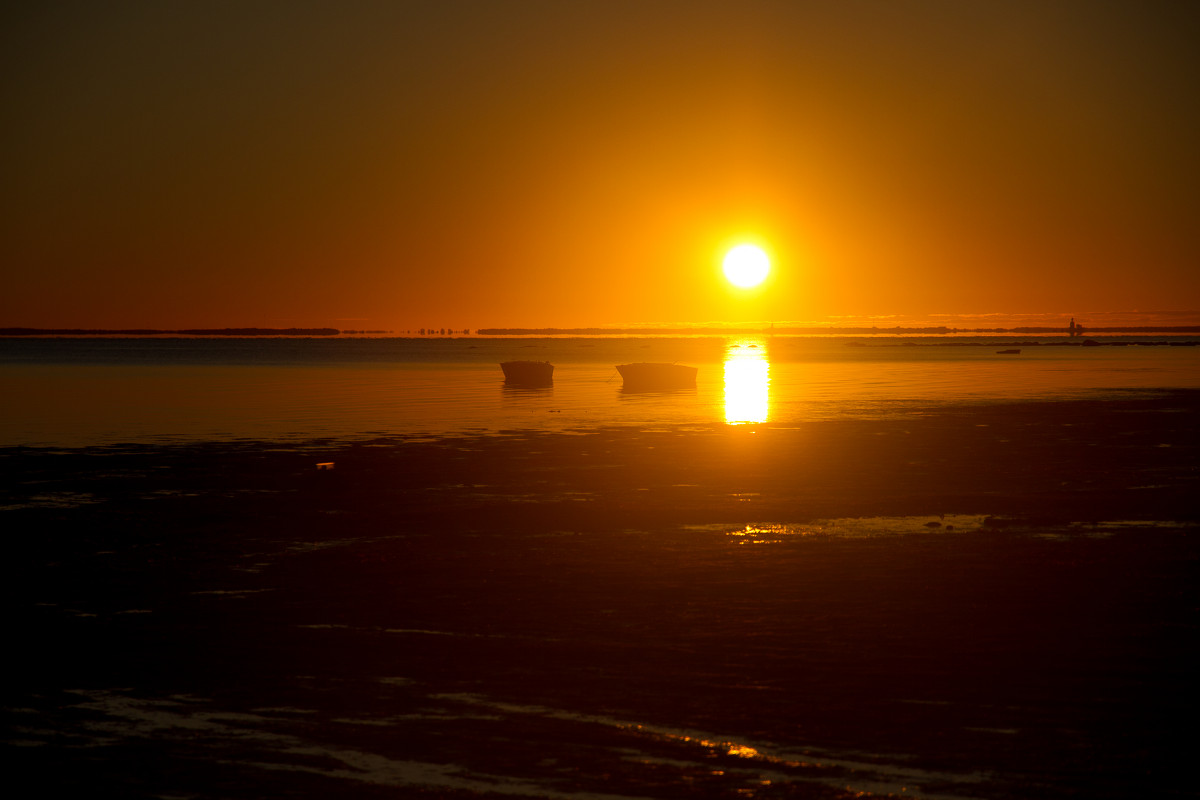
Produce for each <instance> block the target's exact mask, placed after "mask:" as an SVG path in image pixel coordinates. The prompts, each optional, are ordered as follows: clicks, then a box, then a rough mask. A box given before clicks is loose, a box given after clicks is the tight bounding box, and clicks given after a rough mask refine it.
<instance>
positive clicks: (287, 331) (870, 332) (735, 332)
mask: <svg viewBox="0 0 1200 800" xmlns="http://www.w3.org/2000/svg"><path fill="white" fill-rule="evenodd" d="M1075 330H1076V331H1077V334H1076V335H1075V336H1073V337H1071V339H1072V340H1073V341H1075V342H1077V343H1082V342H1083V341H1084V337H1087V336H1092V335H1104V334H1159V335H1173V334H1176V335H1182V334H1200V325H1157V326H1156V325H1139V326H1134V325H1124V326H1105V327H1096V328H1086V329H1085V328H1076V329H1075ZM361 334H371V335H394V336H397V337H403V338H421V339H438V338H458V337H461V336H463V335H466V336H475V337H489V336H751V335H753V336H763V335H779V336H817V335H827V336H830V335H831V336H950V335H963V334H965V335H992V334H1000V335H1003V334H1022V335H1053V336H1069V335H1070V329H1069V328H1064V327H1015V328H951V327H947V326H926V327H921V326H910V327H905V326H896V327H893V328H880V327H862V326H857V327H826V328H818V327H813V328H804V327H786V328H783V327H773V328H751V327H730V328H694V327H693V328H679V327H675V328H670V327H663V328H478V329H476V330H475V331H474V332H470V331H468V330H464V331H454V332H453V333H451V332H450V331H447V332H445V333H441V332H439V331H429V332H427V333H409V332H399V333H393V332H392V331H361V330H339V329H337V328H179V329H165V328H163V329H159V328H0V337H21V336H130V337H138V336H145V337H150V336H229V337H235V336H309V337H311V336H322V337H325V336H340V335H361Z"/></svg>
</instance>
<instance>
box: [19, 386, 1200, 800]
mask: <svg viewBox="0 0 1200 800" xmlns="http://www.w3.org/2000/svg"><path fill="white" fill-rule="evenodd" d="M1198 412H1200V393H1195V392H1175V393H1163V394H1158V395H1153V396H1150V395H1137V396H1134V395H1130V396H1126V397H1123V398H1120V397H1118V398H1109V399H1104V400H1092V401H1071V402H1044V403H1027V404H1007V405H1006V404H996V405H986V406H974V407H961V408H950V409H940V410H937V411H931V412H930V413H927V414H918V413H913V414H909V415H906V416H904V417H901V418H895V419H889V420H852V419H847V420H841V421H822V422H814V423H811V424H806V425H800V426H794V427H791V428H787V429H781V428H773V427H770V426H760V427H757V428H752V427H743V428H728V427H713V428H694V429H688V430H677V429H670V430H666V429H664V430H634V429H627V428H622V429H601V430H594V431H586V432H579V433H577V434H536V433H519V432H513V433H511V434H507V435H499V436H491V437H476V438H471V437H464V438H455V439H444V440H429V441H421V440H416V439H409V440H403V439H397V440H381V441H374V442H360V443H353V444H339V443H334V442H323V443H322V442H316V443H310V444H307V445H304V446H292V445H289V446H280V445H271V444H265V443H254V442H242V443H226V444H205V445H186V446H184V445H180V446H177V447H135V446H130V447H115V448H102V449H93V450H77V451H60V452H50V451H43V450H29V449H9V450H4V451H0V474H2V476H3V481H2V482H0V529H2V530H3V531H4V540H5V545H6V554H5V558H4V561H3V563H4V565H5V573H4V587H5V592H6V602H5V611H6V618H7V619H6V622H7V624H6V625H5V630H6V633H7V637H6V638H7V643H8V647H7V648H6V649H7V652H8V654H9V655H8V658H7V659H6V660H7V662H8V665H9V667H10V670H9V673H10V674H9V677H8V678H7V680H6V682H5V684H4V693H3V714H4V727H3V747H4V752H5V756H6V761H7V762H8V763H9V764H10V765H11V766H10V772H9V776H10V782H11V784H12V785H14V786H20V785H22V784H23V783H25V784H27V785H31V786H34V787H36V789H37V791H35V792H34V793H33V794H31V795H30V796H42V795H45V796H50V795H57V794H63V793H68V794H69V793H75V794H84V793H86V794H89V795H91V794H97V793H99V794H105V795H109V796H122V797H187V798H260V797H293V796H300V797H389V798H394V797H423V796H428V797H463V798H467V797H482V796H492V795H494V796H528V797H542V796H545V797H762V798H768V797H831V798H832V797H848V796H857V797H861V796H888V795H895V796H925V797H984V798H1068V797H1087V798H1117V797H1150V796H1153V797H1175V796H1178V797H1184V796H1194V795H1195V794H1196V793H1197V789H1196V786H1197V779H1196V776H1195V774H1194V772H1195V770H1194V768H1193V767H1192V763H1193V762H1194V758H1193V755H1192V753H1193V749H1194V748H1193V747H1192V742H1193V737H1192V735H1191V728H1192V726H1193V725H1194V719H1195V713H1196V711H1197V708H1196V703H1195V701H1193V700H1192V699H1191V694H1192V692H1191V689H1192V684H1193V683H1194V676H1195V675H1196V674H1197V668H1198V667H1200V663H1198V659H1197V647H1196V646H1197V627H1196V626H1197V608H1198V600H1200V597H1198V591H1197V581H1196V579H1197V563H1198V562H1197V556H1198V554H1200V537H1198V533H1200V523H1198V520H1197V516H1198V515H1197V512H1198V511H1200V506H1198V504H1197V501H1196V497H1197V496H1198V495H1200V474H1198V472H1197V463H1198V461H1197V445H1198V443H1200V437H1198V436H1197V427H1198V423H1197V420H1198ZM319 462H333V465H334V468H333V469H332V470H324V469H322V470H318V469H317V468H316V465H317V464H318V463H319Z"/></svg>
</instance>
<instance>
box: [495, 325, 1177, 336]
mask: <svg viewBox="0 0 1200 800" xmlns="http://www.w3.org/2000/svg"><path fill="white" fill-rule="evenodd" d="M1075 330H1076V331H1083V334H1082V335H1089V334H1100V333H1200V325H1171V326H1147V325H1143V326H1111V327H1103V328H1086V329H1084V328H1076V329H1075ZM706 333H707V334H712V335H714V336H727V335H738V334H740V335H746V334H758V335H762V334H782V335H804V334H834V335H842V336H868V335H877V334H885V335H896V334H925V335H931V334H951V333H967V334H972V333H979V334H982V333H1048V334H1057V335H1063V336H1065V335H1068V334H1069V333H1070V329H1069V328H1066V327H1058V328H1047V327H1036V328H1035V327H1020V328H950V327H946V326H929V327H900V326H897V327H894V328H879V327H870V328H868V327H831V328H800V327H788V328H479V329H478V330H476V331H475V335H476V336H604V335H614V336H629V335H637V334H642V335H646V336H663V335H696V334H706ZM1077 338H1078V337H1077Z"/></svg>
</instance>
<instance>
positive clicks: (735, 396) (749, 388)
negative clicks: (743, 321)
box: [725, 338, 771, 425]
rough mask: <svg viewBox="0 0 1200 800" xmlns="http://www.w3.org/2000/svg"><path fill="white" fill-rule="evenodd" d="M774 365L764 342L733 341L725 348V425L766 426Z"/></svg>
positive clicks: (758, 340) (751, 340)
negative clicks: (756, 424) (768, 356)
mask: <svg viewBox="0 0 1200 800" xmlns="http://www.w3.org/2000/svg"><path fill="white" fill-rule="evenodd" d="M770 386H771V364H770V362H769V361H768V360H767V342H766V339H763V338H747V339H738V340H735V341H731V342H730V343H729V344H728V346H727V347H726V348H725V422H726V423H727V424H729V425H747V424H753V423H758V422H766V421H767V417H768V416H769V413H770Z"/></svg>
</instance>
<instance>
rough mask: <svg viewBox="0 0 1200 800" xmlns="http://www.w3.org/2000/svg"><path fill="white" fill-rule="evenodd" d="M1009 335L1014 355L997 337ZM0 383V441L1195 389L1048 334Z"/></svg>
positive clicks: (574, 351)
mask: <svg viewBox="0 0 1200 800" xmlns="http://www.w3.org/2000/svg"><path fill="white" fill-rule="evenodd" d="M1100 341H1104V342H1130V343H1135V342H1148V341H1154V340H1153V339H1149V338H1147V337H1124V338H1122V337H1110V338H1106V339H1102V340H1100ZM1158 341H1160V342H1163V341H1167V340H1163V339H1159V340H1158ZM1177 341H1186V340H1177ZM1033 342H1037V343H1039V344H1037V345H1036V346H1034V345H1032V343H1033ZM1009 346H1016V347H1019V348H1020V350H1021V352H1020V354H1017V355H1008V354H999V353H998V352H997V351H998V350H1002V349H1009ZM512 359H530V360H548V361H551V362H553V363H554V364H555V367H556V369H555V381H554V386H553V387H552V388H548V389H518V388H512V387H508V386H505V385H504V383H503V376H502V373H501V372H500V368H499V362H501V361H506V360H512ZM634 361H666V362H680V363H686V364H692V365H695V366H697V367H698V368H699V373H698V378H697V383H696V388H695V389H694V390H688V391H683V392H675V393H632V392H627V391H625V390H624V389H623V387H622V383H621V378H620V376H619V375H618V374H617V372H616V369H615V368H614V367H615V365H616V364H620V363H628V362H634ZM0 382H2V384H3V387H4V391H3V393H2V394H0V446H12V445H37V446H84V445H93V444H109V443H116V442H166V441H197V440H212V439H218V440H221V439H242V438H245V439H272V440H274V439H281V440H287V439H291V440H294V439H309V438H320V437H337V438H355V437H370V436H382V435H422V434H428V435H446V434H462V433H470V432H501V431H505V430H516V429H521V430H527V429H539V430H570V429H580V428H592V427H597V426H604V425H639V426H655V425H711V424H720V423H727V424H754V423H762V422H769V423H773V424H791V423H797V422H802V421H804V420H809V419H819V418H829V417H836V416H845V415H853V416H880V415H890V414H896V413H905V412H908V411H911V410H912V409H914V408H919V407H926V406H929V405H931V404H932V405H940V404H947V403H963V402H988V401H994V400H1011V399H1039V398H1041V399H1053V398H1061V397H1069V396H1078V395H1080V394H1082V393H1097V392H1099V393H1104V392H1113V391H1129V390H1150V389H1156V388H1186V387H1191V388H1196V387H1200V348H1197V347H1191V346H1169V345H1167V344H1162V345H1159V346H1146V345H1139V344H1130V345H1129V346H1123V347H1121V346H1103V347H1082V346H1078V345H1073V346H1067V345H1065V344H1064V340H1063V339H1061V338H1055V337H1043V338H1038V339H1028V338H1018V339H1014V338H1012V337H1006V338H1003V339H967V338H962V339H947V338H945V337H927V338H912V339H896V338H882V337H881V338H857V339H852V338H845V337H738V338H720V337H696V338H630V337H620V338H599V337H597V338H563V339H554V338H546V339H523V338H510V339H474V338H462V339H399V338H397V339H390V338H389V339H383V338H375V339H370V338H358V339H355V338H329V339H261V338H258V339H249V338H248V339H224V338H216V339H206V338H192V339H186V338H149V339H129V338H93V339H87V338H58V339H56V338H47V339H4V340H0Z"/></svg>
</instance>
